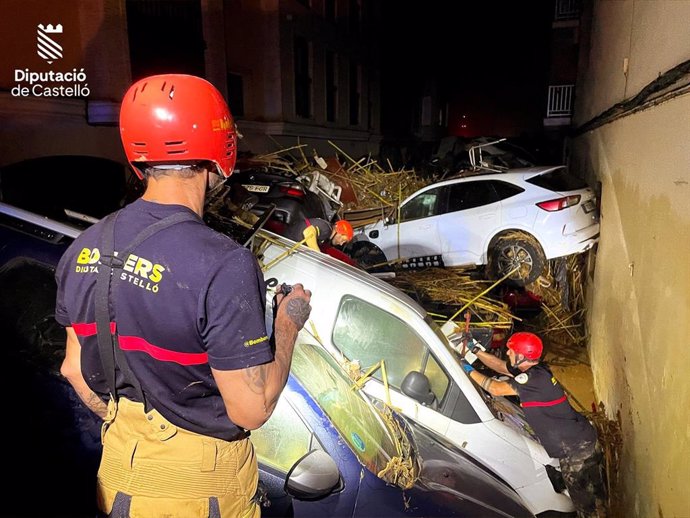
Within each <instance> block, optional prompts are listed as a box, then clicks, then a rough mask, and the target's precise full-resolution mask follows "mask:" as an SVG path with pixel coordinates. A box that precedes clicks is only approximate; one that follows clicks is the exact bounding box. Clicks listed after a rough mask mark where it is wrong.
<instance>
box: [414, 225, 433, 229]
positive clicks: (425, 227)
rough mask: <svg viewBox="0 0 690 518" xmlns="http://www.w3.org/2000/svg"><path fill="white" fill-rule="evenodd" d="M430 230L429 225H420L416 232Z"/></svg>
mask: <svg viewBox="0 0 690 518" xmlns="http://www.w3.org/2000/svg"><path fill="white" fill-rule="evenodd" d="M430 228H431V225H422V226H419V227H417V229H418V230H429V229H430Z"/></svg>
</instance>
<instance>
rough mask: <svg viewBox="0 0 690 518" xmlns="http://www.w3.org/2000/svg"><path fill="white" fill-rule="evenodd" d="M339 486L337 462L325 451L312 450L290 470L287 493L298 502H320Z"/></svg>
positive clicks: (286, 485) (286, 483)
mask: <svg viewBox="0 0 690 518" xmlns="http://www.w3.org/2000/svg"><path fill="white" fill-rule="evenodd" d="M339 484H340V472H339V471H338V466H337V465H336V463H335V461H334V460H333V459H332V458H331V457H330V455H328V454H327V453H326V452H325V451H323V450H312V451H310V452H309V453H307V454H306V455H305V456H303V457H302V458H301V459H299V460H298V461H297V462H295V464H294V465H293V466H292V468H290V471H289V472H288V475H287V481H286V482H285V491H286V492H287V493H288V494H289V495H291V496H293V497H294V498H297V499H298V500H318V499H319V498H323V497H324V496H326V495H329V494H330V493H331V492H332V491H333V489H335V487H336V486H338V485H339Z"/></svg>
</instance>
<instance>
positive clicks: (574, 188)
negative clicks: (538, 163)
mask: <svg viewBox="0 0 690 518" xmlns="http://www.w3.org/2000/svg"><path fill="white" fill-rule="evenodd" d="M399 214H400V216H399V220H398V219H397V218H398V214H396V213H393V214H391V215H390V216H389V217H388V218H386V219H384V220H383V221H379V222H377V223H375V224H372V225H367V226H366V227H364V228H363V229H362V231H361V232H360V233H358V234H357V235H356V236H355V240H356V241H361V240H366V241H369V242H371V243H374V244H375V245H377V246H378V247H379V248H380V249H381V250H382V251H383V253H384V254H385V255H386V259H387V260H389V261H391V260H394V259H399V258H401V259H405V260H407V261H408V264H419V263H421V264H422V265H425V264H427V263H428V262H429V261H431V262H432V264H434V265H441V264H443V265H445V266H460V265H485V264H489V265H490V266H491V270H492V273H493V274H494V275H499V274H505V273H508V272H509V271H511V270H512V269H513V268H515V267H517V266H520V268H519V269H518V270H517V272H516V273H515V274H513V276H512V278H514V279H519V280H522V281H524V282H527V283H529V282H532V281H534V280H535V279H536V278H537V277H538V276H539V275H540V274H541V273H542V270H543V268H544V266H545V265H546V260H548V259H553V258H556V257H561V256H565V255H569V254H574V253H579V252H584V251H585V250H587V249H589V248H590V247H592V246H593V245H594V244H595V243H596V242H597V240H598V238H599V213H598V210H597V203H596V197H595V194H594V192H593V191H592V189H590V188H588V187H587V185H586V184H585V183H584V182H583V181H582V180H579V179H578V178H575V177H573V176H570V175H569V174H568V173H567V171H566V169H565V167H563V166H554V167H531V168H525V169H512V170H510V171H509V172H505V173H495V174H480V175H475V176H467V177H462V178H455V179H451V180H445V181H442V182H438V183H434V184H431V185H428V186H426V187H424V188H422V189H420V190H418V191H417V192H416V193H414V194H413V195H411V196H410V197H408V198H407V199H406V200H404V201H403V202H402V204H401V207H400V213H399Z"/></svg>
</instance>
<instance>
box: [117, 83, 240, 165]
mask: <svg viewBox="0 0 690 518" xmlns="http://www.w3.org/2000/svg"><path fill="white" fill-rule="evenodd" d="M120 136H121V138H122V144H123V146H124V148H125V154H126V155H127V160H128V161H129V163H130V164H131V165H132V167H133V168H134V171H135V172H136V174H137V176H139V178H143V175H142V172H141V168H143V167H144V166H145V164H146V165H152V164H153V165H155V164H179V163H182V164H187V163H191V162H195V161H205V160H208V161H211V162H213V163H214V164H216V166H217V167H218V172H219V173H220V174H222V175H223V176H224V177H225V178H227V177H229V176H230V175H231V174H232V170H233V168H234V167H235V160H236V158H237V130H236V128H235V122H234V121H233V119H232V115H231V114H230V110H229V108H228V105H227V103H226V102H225V99H223V96H222V95H221V94H220V92H219V91H218V90H217V89H216V88H215V87H214V86H213V85H212V84H211V83H209V82H208V81H206V80H205V79H202V78H200V77H196V76H189V75H184V74H163V75H156V76H151V77H146V78H144V79H140V80H139V81H137V82H136V83H134V84H133V85H132V86H131V87H130V88H129V90H128V91H127V93H126V94H125V97H124V99H123V100H122V106H121V108H120Z"/></svg>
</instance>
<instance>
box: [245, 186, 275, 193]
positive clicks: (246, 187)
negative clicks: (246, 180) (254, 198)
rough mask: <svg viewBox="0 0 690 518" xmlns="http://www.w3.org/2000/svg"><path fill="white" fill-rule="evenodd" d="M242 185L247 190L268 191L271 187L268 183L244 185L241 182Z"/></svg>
mask: <svg viewBox="0 0 690 518" xmlns="http://www.w3.org/2000/svg"><path fill="white" fill-rule="evenodd" d="M242 187H244V188H245V189H247V190H248V191H249V192H268V191H269V189H270V188H271V186H270V185H251V184H249V185H245V184H242Z"/></svg>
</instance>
